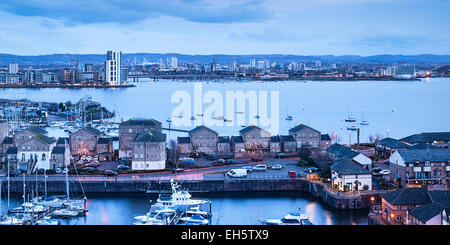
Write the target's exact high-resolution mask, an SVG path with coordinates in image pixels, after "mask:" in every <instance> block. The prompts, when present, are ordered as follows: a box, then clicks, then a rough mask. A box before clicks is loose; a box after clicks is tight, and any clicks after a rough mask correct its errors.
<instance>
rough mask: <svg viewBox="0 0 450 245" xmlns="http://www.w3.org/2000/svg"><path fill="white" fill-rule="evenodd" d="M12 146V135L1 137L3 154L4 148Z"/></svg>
mask: <svg viewBox="0 0 450 245" xmlns="http://www.w3.org/2000/svg"><path fill="white" fill-rule="evenodd" d="M12 146H14V138H13V137H9V136H7V137H5V138H3V140H2V145H1V147H2V153H3V154H5V153H6V150H7V149H8V148H9V147H12Z"/></svg>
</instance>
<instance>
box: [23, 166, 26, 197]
mask: <svg viewBox="0 0 450 245" xmlns="http://www.w3.org/2000/svg"><path fill="white" fill-rule="evenodd" d="M25 186H26V184H25V172H23V203H25V202H26V199H25Z"/></svg>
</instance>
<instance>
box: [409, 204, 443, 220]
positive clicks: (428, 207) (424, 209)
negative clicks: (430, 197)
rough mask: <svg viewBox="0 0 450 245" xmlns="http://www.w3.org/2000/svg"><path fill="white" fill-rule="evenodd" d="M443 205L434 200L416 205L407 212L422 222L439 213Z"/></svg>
mask: <svg viewBox="0 0 450 245" xmlns="http://www.w3.org/2000/svg"><path fill="white" fill-rule="evenodd" d="M442 210H443V207H442V206H441V205H440V204H439V203H436V202H431V203H428V204H425V205H423V206H420V207H416V208H414V209H413V210H411V211H410V212H409V214H410V215H412V216H413V217H415V218H416V219H418V220H419V221H420V222H422V223H426V222H427V221H429V220H430V219H431V218H433V217H435V216H436V215H440V213H441V212H442Z"/></svg>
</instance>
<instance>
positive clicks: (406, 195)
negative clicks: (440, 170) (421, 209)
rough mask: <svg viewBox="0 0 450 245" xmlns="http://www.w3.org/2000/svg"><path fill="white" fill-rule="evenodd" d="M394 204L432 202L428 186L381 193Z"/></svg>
mask: <svg viewBox="0 0 450 245" xmlns="http://www.w3.org/2000/svg"><path fill="white" fill-rule="evenodd" d="M381 196H382V197H383V198H384V199H385V200H386V201H388V202H389V203H390V204H393V205H424V204H427V203H429V202H431V198H430V195H428V189H427V188H404V189H398V190H396V191H392V192H388V193H385V194H382V195H381Z"/></svg>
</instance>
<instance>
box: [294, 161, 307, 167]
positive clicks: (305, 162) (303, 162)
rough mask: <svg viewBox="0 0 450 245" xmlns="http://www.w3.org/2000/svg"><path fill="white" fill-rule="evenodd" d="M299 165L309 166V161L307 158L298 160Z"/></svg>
mask: <svg viewBox="0 0 450 245" xmlns="http://www.w3.org/2000/svg"><path fill="white" fill-rule="evenodd" d="M297 166H300V167H305V166H308V162H307V161H305V160H298V162H297Z"/></svg>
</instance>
